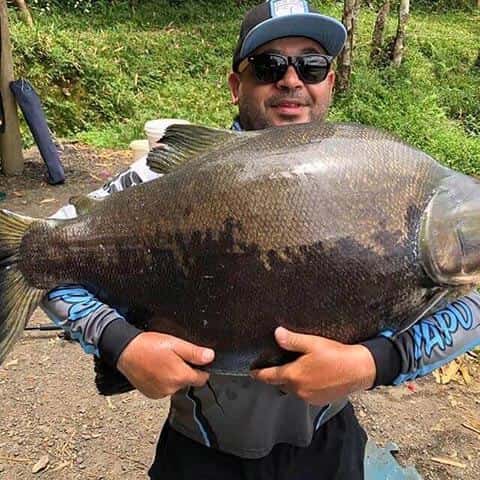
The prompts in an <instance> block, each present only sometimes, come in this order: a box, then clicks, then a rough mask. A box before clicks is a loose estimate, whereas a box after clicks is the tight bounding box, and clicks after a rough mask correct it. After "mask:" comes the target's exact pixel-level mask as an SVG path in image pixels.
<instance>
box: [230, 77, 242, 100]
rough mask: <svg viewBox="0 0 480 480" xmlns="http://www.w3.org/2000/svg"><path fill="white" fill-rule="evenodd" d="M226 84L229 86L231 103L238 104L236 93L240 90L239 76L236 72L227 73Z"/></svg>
mask: <svg viewBox="0 0 480 480" xmlns="http://www.w3.org/2000/svg"><path fill="white" fill-rule="evenodd" d="M228 86H229V87H230V94H231V96H232V103H233V104H234V105H237V104H238V93H239V90H240V76H239V75H238V73H235V72H230V74H229V75H228Z"/></svg>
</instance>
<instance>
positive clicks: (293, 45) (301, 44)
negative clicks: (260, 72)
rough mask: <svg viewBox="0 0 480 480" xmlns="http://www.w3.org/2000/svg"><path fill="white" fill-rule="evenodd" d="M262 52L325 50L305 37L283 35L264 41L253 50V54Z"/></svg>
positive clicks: (287, 52) (295, 52)
mask: <svg viewBox="0 0 480 480" xmlns="http://www.w3.org/2000/svg"><path fill="white" fill-rule="evenodd" d="M262 52H276V53H285V54H290V55H293V54H298V53H310V52H318V53H325V50H324V49H323V48H322V46H321V45H320V44H319V43H318V42H316V41H315V40H312V39H311V38H307V37H284V38H277V39H276V40H272V41H271V42H268V43H264V44H263V45H261V46H260V47H258V48H257V49H256V50H255V52H254V53H255V54H258V53H262Z"/></svg>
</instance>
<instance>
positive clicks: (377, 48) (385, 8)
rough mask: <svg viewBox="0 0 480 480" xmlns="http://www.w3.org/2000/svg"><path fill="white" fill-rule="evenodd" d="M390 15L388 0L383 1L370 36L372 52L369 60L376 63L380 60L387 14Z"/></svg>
mask: <svg viewBox="0 0 480 480" xmlns="http://www.w3.org/2000/svg"><path fill="white" fill-rule="evenodd" d="M389 13H390V0H385V1H384V2H383V5H382V6H381V7H380V10H379V11H378V13H377V19H376V20H375V27H373V35H372V51H371V52H370V59H371V60H372V61H376V60H378V59H379V58H380V56H381V53H382V47H383V35H384V33H385V24H386V23H387V18H388V14H389Z"/></svg>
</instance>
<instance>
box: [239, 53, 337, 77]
mask: <svg viewBox="0 0 480 480" xmlns="http://www.w3.org/2000/svg"><path fill="white" fill-rule="evenodd" d="M332 60H333V58H332V57H330V56H328V55H323V54H320V53H307V54H305V55H299V56H297V57H289V56H286V55H281V54H280V53H259V54H258V55H252V56H250V57H247V58H246V59H244V60H243V61H242V62H240V64H239V66H238V71H239V72H243V71H244V70H245V68H246V67H247V65H248V64H251V65H252V68H253V73H254V74H255V78H256V79H257V80H258V81H259V82H262V83H275V82H278V81H279V80H280V79H282V78H283V76H284V75H285V73H287V70H288V67H289V66H290V65H293V67H294V68H295V71H296V72H297V75H298V77H299V78H300V79H301V80H302V81H303V82H304V83H320V82H323V81H324V80H325V78H326V77H327V74H328V72H329V70H330V65H331V64H332Z"/></svg>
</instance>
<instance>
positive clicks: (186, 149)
mask: <svg viewBox="0 0 480 480" xmlns="http://www.w3.org/2000/svg"><path fill="white" fill-rule="evenodd" d="M256 135H259V133H258V132H237V131H233V130H225V129H222V128H210V127H203V126H201V125H191V124H174V125H171V126H169V127H168V128H167V130H166V131H165V135H164V136H163V137H162V138H161V139H160V140H159V143H161V144H163V145H159V146H158V147H155V148H153V149H152V150H151V151H150V153H149V154H148V156H147V165H148V166H149V167H150V168H151V169H152V170H153V171H154V172H156V173H169V172H171V171H172V170H174V169H175V168H177V167H179V166H180V165H183V164H184V163H185V162H187V161H189V160H192V159H193V158H198V157H199V156H201V155H203V154H204V153H207V152H210V151H212V150H215V149H216V148H218V147H220V146H224V145H225V144H227V143H228V142H230V141H232V140H235V139H237V138H241V137H251V136H256Z"/></svg>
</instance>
